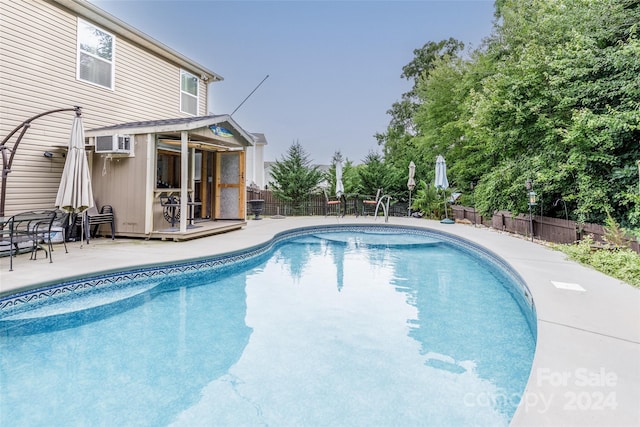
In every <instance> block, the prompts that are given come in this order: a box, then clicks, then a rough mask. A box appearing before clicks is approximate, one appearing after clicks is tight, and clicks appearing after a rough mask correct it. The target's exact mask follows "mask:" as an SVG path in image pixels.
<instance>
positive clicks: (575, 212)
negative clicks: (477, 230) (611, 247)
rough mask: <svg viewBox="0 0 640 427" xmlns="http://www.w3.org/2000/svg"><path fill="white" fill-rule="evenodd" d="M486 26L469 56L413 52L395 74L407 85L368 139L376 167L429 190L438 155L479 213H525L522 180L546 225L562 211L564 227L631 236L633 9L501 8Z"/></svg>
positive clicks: (539, 2)
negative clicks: (609, 226) (380, 154)
mask: <svg viewBox="0 0 640 427" xmlns="http://www.w3.org/2000/svg"><path fill="white" fill-rule="evenodd" d="M495 15H496V18H497V19H496V24H495V27H494V31H493V33H492V34H491V36H490V37H488V38H487V39H486V40H485V42H484V45H483V46H482V47H481V48H480V49H477V50H476V51H474V52H471V53H469V54H467V55H465V56H463V54H462V53H463V52H462V45H461V44H460V43H459V42H456V41H455V40H453V39H449V40H443V41H441V42H438V43H435V42H429V43H427V44H425V45H424V46H423V48H422V49H419V50H416V51H414V54H415V56H416V57H415V59H414V60H413V61H412V62H411V63H410V64H408V65H407V66H406V67H405V68H403V73H402V77H403V78H410V79H414V86H413V88H412V90H411V91H410V92H408V93H407V94H404V95H403V99H402V102H401V103H396V104H394V106H393V107H392V109H391V110H390V111H389V114H390V115H391V122H390V125H389V127H388V129H387V132H386V133H385V134H383V135H377V137H378V141H379V142H380V143H381V144H383V145H384V156H385V157H384V163H385V164H386V166H387V167H388V168H389V169H390V170H395V171H396V173H397V174H400V173H402V174H405V175H406V172H404V171H403V169H404V168H405V167H406V164H408V162H409V160H414V162H415V163H416V166H417V167H416V176H417V178H419V179H423V180H425V181H426V182H427V183H429V182H431V179H432V178H433V169H434V164H435V158H436V156H437V155H439V154H442V155H443V156H445V158H446V160H447V167H448V173H449V181H450V183H451V185H452V186H455V187H457V189H459V190H461V191H463V192H466V193H468V192H470V191H471V189H472V188H473V189H474V190H473V191H474V194H473V198H472V199H473V200H474V201H475V203H476V205H477V207H478V208H480V210H482V211H483V212H485V213H490V212H492V211H494V210H497V209H509V210H512V211H514V212H521V211H524V210H525V209H527V205H526V203H527V200H526V189H525V181H526V180H527V179H531V180H532V182H533V185H534V190H535V191H536V192H537V193H538V194H539V200H540V205H539V208H540V209H541V211H542V213H543V214H545V215H551V216H554V215H557V216H564V205H565V204H566V206H567V207H568V210H569V212H570V216H571V217H572V218H574V219H578V220H581V221H589V222H604V221H605V220H606V218H607V212H610V213H611V215H612V217H613V218H615V219H616V220H617V221H619V222H620V223H621V224H623V225H624V226H627V227H636V228H637V227H639V226H640V203H639V202H640V195H639V194H638V169H637V163H636V162H637V161H638V160H639V159H640V61H639V60H638V58H640V39H639V34H638V23H640V2H638V1H637V0H500V1H499V2H497V3H496V14H495ZM403 102H406V103H407V104H406V105H404V104H403ZM389 173H392V171H391V172H389ZM558 200H562V201H563V202H564V203H557V201H558ZM554 202H556V203H554Z"/></svg>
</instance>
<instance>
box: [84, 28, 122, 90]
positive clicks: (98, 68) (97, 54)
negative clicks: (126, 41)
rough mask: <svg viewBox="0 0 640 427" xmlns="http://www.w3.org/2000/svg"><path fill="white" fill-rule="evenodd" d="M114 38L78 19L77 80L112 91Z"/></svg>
mask: <svg viewBox="0 0 640 427" xmlns="http://www.w3.org/2000/svg"><path fill="white" fill-rule="evenodd" d="M114 49H115V37H114V36H113V35H111V34H109V33H107V32H106V31H104V30H101V29H100V28H98V27H96V26H94V25H92V24H90V23H88V22H86V21H83V20H81V19H78V70H77V78H78V80H82V81H85V82H89V83H93V84H96V85H99V86H102V87H106V88H108V89H113V66H114V53H115V52H114Z"/></svg>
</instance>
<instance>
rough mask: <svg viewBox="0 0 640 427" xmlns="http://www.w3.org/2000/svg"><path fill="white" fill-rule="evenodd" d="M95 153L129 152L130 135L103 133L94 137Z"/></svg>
mask: <svg viewBox="0 0 640 427" xmlns="http://www.w3.org/2000/svg"><path fill="white" fill-rule="evenodd" d="M96 153H111V154H130V153H131V136H130V135H104V136H97V137H96Z"/></svg>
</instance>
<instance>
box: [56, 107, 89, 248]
mask: <svg viewBox="0 0 640 427" xmlns="http://www.w3.org/2000/svg"><path fill="white" fill-rule="evenodd" d="M56 206H57V207H59V208H60V209H62V210H64V211H67V212H70V213H84V212H85V211H86V210H87V209H89V208H91V207H93V190H92V188H91V176H90V174H89V163H88V162H87V155H86V151H85V149H84V129H83V127H82V116H81V113H80V111H79V110H78V111H76V117H75V118H74V119H73V125H72V127H71V137H70V138H69V152H68V153H67V160H66V162H65V164H64V169H63V171H62V178H61V179H60V187H59V188H58V194H57V196H56ZM83 215H84V214H83ZM82 223H83V224H84V221H82ZM83 232H84V230H83V228H82V227H81V233H83ZM81 238H82V237H81Z"/></svg>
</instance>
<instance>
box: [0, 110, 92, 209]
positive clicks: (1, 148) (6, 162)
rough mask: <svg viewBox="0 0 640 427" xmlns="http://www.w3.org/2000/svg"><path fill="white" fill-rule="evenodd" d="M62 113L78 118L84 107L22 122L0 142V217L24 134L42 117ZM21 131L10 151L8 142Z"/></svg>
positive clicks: (55, 111)
mask: <svg viewBox="0 0 640 427" xmlns="http://www.w3.org/2000/svg"><path fill="white" fill-rule="evenodd" d="M62 111H75V113H76V116H78V117H80V116H81V115H82V107H78V106H75V107H73V108H59V109H57V110H51V111H46V112H44V113H40V114H38V115H35V116H33V117H31V118H30V119H27V120H25V121H24V122H22V123H21V124H20V125H18V126H17V127H16V128H15V129H14V130H12V131H11V133H9V135H7V136H6V138H4V139H3V140H2V142H0V152H1V153H2V189H1V190H0V217H1V216H4V207H5V202H6V198H7V178H8V177H9V173H10V172H11V165H12V164H13V158H14V157H15V155H16V151H17V150H18V145H20V142H21V141H22V138H23V137H24V134H25V133H27V130H29V128H30V127H31V122H32V121H34V120H35V119H38V118H40V117H42V116H46V115H48V114H53V113H60V112H62ZM20 129H22V132H20V135H18V139H16V142H15V143H14V144H13V148H12V149H11V150H9V148H8V147H7V142H8V141H9V139H11V137H12V136H13V135H15V133H16V132H18V131H19V130H20ZM7 151H11V155H10V156H8V158H7Z"/></svg>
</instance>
